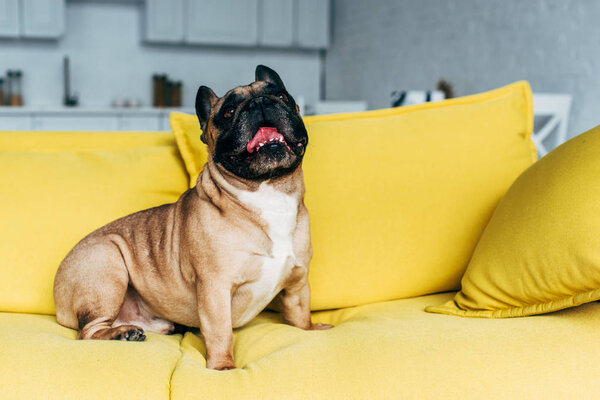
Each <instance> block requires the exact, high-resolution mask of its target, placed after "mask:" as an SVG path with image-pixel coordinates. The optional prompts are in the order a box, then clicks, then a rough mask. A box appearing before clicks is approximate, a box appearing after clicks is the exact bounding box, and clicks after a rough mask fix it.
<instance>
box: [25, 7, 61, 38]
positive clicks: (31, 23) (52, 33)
mask: <svg viewBox="0 0 600 400" xmlns="http://www.w3.org/2000/svg"><path fill="white" fill-rule="evenodd" d="M22 4H23V14H22V15H23V25H22V27H21V33H22V35H23V36H24V37H32V38H42V39H46V38H50V39H55V38H58V37H60V36H61V35H62V34H63V33H64V31H65V0H22Z"/></svg>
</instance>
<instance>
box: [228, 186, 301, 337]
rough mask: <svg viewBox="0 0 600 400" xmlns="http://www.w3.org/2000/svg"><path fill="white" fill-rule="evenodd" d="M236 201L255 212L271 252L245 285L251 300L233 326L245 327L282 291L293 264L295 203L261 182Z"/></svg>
mask: <svg viewBox="0 0 600 400" xmlns="http://www.w3.org/2000/svg"><path fill="white" fill-rule="evenodd" d="M240 200H241V201H242V202H244V204H246V205H248V206H250V207H252V208H254V209H256V210H258V211H259V213H260V217H261V218H262V220H263V221H264V222H266V225H267V235H268V236H269V238H270V239H271V242H272V248H271V253H270V254H269V255H268V256H266V257H263V261H262V266H261V271H260V276H259V278H258V279H257V280H256V281H253V282H251V283H249V284H247V285H248V287H249V288H250V290H251V292H252V300H250V303H249V304H248V306H247V307H246V309H245V310H244V311H243V312H242V313H241V314H240V316H239V317H238V318H236V320H235V321H233V326H234V327H238V326H242V325H244V324H246V323H247V322H249V321H250V320H251V319H252V318H254V317H255V316H256V315H257V314H258V313H259V312H261V311H262V310H263V309H264V308H265V307H266V306H267V305H268V304H269V303H270V302H271V300H273V298H274V297H275V295H277V293H279V291H281V289H282V284H283V280H284V278H285V277H286V276H287V275H288V274H289V273H290V271H291V269H292V268H293V267H294V265H295V261H296V260H295V256H294V246H293V242H292V238H293V234H294V230H295V228H296V219H297V216H298V201H299V199H298V198H297V197H295V196H292V195H288V194H285V193H282V192H280V191H278V190H276V189H274V188H273V187H272V186H271V185H269V184H267V183H265V182H263V183H261V185H260V186H259V188H258V190H257V191H255V192H243V193H242V195H241V196H240Z"/></svg>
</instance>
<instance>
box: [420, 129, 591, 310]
mask: <svg viewBox="0 0 600 400" xmlns="http://www.w3.org/2000/svg"><path fill="white" fill-rule="evenodd" d="M599 299H600V127H597V128H595V129H592V130H590V131H588V132H586V133H584V134H582V135H580V136H578V137H576V138H574V139H572V140H570V141H568V142H567V143H565V144H563V145H562V146H560V147H558V148H557V149H555V150H554V151H552V152H551V153H550V154H548V155H547V156H546V157H544V158H542V159H541V160H540V161H538V162H537V163H535V164H534V165H533V166H532V167H530V168H529V169H528V170H527V171H525V172H524V173H523V175H521V176H520V177H519V179H517V181H516V182H515V183H514V185H513V186H512V187H511V188H510V190H509V191H508V193H507V194H506V196H505V197H504V199H503V200H502V201H501V202H500V204H499V205H498V208H497V209H496V211H495V212H494V215H493V217H492V219H491V220H490V223H489V224H488V226H487V227H486V229H485V231H484V233H483V235H482V237H481V240H480V241H479V243H478V244H477V248H476V249H475V252H474V254H473V258H472V260H471V262H470V263H469V266H468V268H467V271H466V273H465V276H464V277H463V280H462V290H461V291H460V292H459V293H458V294H457V295H456V297H455V298H454V299H453V300H452V301H449V302H447V303H446V304H444V305H442V306H440V307H432V308H430V309H428V311H432V312H440V313H446V314H452V315H460V316H466V317H488V318H502V317H521V316H525V315H532V314H541V313H547V312H551V311H556V310H560V309H563V308H567V307H573V306H576V305H579V304H582V303H587V302H590V301H595V300H599Z"/></svg>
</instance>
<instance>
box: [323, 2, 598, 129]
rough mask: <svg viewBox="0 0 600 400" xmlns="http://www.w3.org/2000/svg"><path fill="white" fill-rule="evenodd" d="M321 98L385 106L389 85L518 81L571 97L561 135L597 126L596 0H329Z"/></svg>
mask: <svg viewBox="0 0 600 400" xmlns="http://www.w3.org/2000/svg"><path fill="white" fill-rule="evenodd" d="M333 16H334V21H333V29H334V31H333V45H332V47H331V51H329V52H328V54H327V57H326V97H327V99H330V100H333V99H354V100H363V99H364V100H367V101H368V103H369V106H370V108H381V107H387V106H389V102H390V92H391V91H392V90H394V89H398V88H400V89H432V88H434V87H435V84H436V82H437V80H438V79H439V78H441V77H444V78H446V79H447V80H449V81H451V82H452V83H453V84H454V88H455V92H456V94H457V95H459V96H462V95H467V94H472V93H477V92H481V91H485V90H489V89H492V88H495V87H498V86H501V85H505V84H508V83H510V82H513V81H516V80H521V79H525V80H528V81H529V82H530V83H531V86H532V88H533V90H534V92H536V91H537V92H563V93H570V94H572V95H573V96H574V99H573V100H574V102H573V106H572V113H571V123H570V128H569V134H570V136H574V135H576V134H578V133H581V132H583V131H585V130H587V129H589V128H592V127H593V126H595V125H598V124H600V1H598V0H444V1H441V0H373V1H365V0H335V1H334V8H333Z"/></svg>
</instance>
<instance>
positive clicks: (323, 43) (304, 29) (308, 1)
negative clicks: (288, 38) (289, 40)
mask: <svg viewBox="0 0 600 400" xmlns="http://www.w3.org/2000/svg"><path fill="white" fill-rule="evenodd" d="M329 10H330V8H329V0H298V38H297V41H298V45H299V46H300V47H317V48H326V47H328V46H329Z"/></svg>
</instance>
